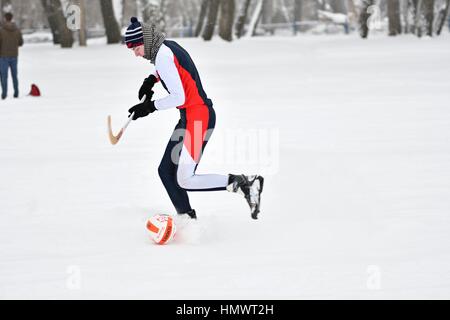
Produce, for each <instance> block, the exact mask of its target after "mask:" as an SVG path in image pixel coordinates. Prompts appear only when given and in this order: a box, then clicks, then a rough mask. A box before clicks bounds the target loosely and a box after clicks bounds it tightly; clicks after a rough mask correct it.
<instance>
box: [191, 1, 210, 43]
mask: <svg viewBox="0 0 450 320" xmlns="http://www.w3.org/2000/svg"><path fill="white" fill-rule="evenodd" d="M208 6H209V0H202V4H201V7H200V13H199V15H198V21H197V26H196V27H195V33H194V36H195V37H198V36H199V35H200V33H202V30H203V25H204V24H205V18H206V12H207V11H208Z"/></svg>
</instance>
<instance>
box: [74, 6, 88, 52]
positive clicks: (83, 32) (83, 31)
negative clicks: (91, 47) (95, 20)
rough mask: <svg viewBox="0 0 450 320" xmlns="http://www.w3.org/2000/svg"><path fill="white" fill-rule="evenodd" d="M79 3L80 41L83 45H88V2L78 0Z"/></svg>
mask: <svg viewBox="0 0 450 320" xmlns="http://www.w3.org/2000/svg"><path fill="white" fill-rule="evenodd" d="M76 3H77V5H78V6H79V7H80V30H78V41H79V42H80V46H81V47H85V46H87V34H86V2H85V0H77V2H76Z"/></svg>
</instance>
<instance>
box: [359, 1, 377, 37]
mask: <svg viewBox="0 0 450 320" xmlns="http://www.w3.org/2000/svg"><path fill="white" fill-rule="evenodd" d="M373 4H374V0H363V3H362V8H361V13H360V14H359V34H360V36H361V38H363V39H366V38H367V36H368V35H369V18H370V13H369V10H368V9H369V7H370V6H372V5H373Z"/></svg>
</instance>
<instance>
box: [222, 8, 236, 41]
mask: <svg viewBox="0 0 450 320" xmlns="http://www.w3.org/2000/svg"><path fill="white" fill-rule="evenodd" d="M234 11H235V1H234V0H221V1H220V19H219V36H220V37H221V38H222V39H224V40H226V41H232V40H233V23H234Z"/></svg>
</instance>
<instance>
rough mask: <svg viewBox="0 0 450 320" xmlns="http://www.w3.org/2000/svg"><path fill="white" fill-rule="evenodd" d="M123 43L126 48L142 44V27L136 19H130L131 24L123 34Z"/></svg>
mask: <svg viewBox="0 0 450 320" xmlns="http://www.w3.org/2000/svg"><path fill="white" fill-rule="evenodd" d="M125 43H126V44H127V47H128V48H134V47H137V46H140V45H143V44H144V33H143V32H142V26H141V23H140V22H139V21H138V19H137V18H136V17H132V18H131V24H130V25H129V26H128V28H127V31H126V32H125Z"/></svg>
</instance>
